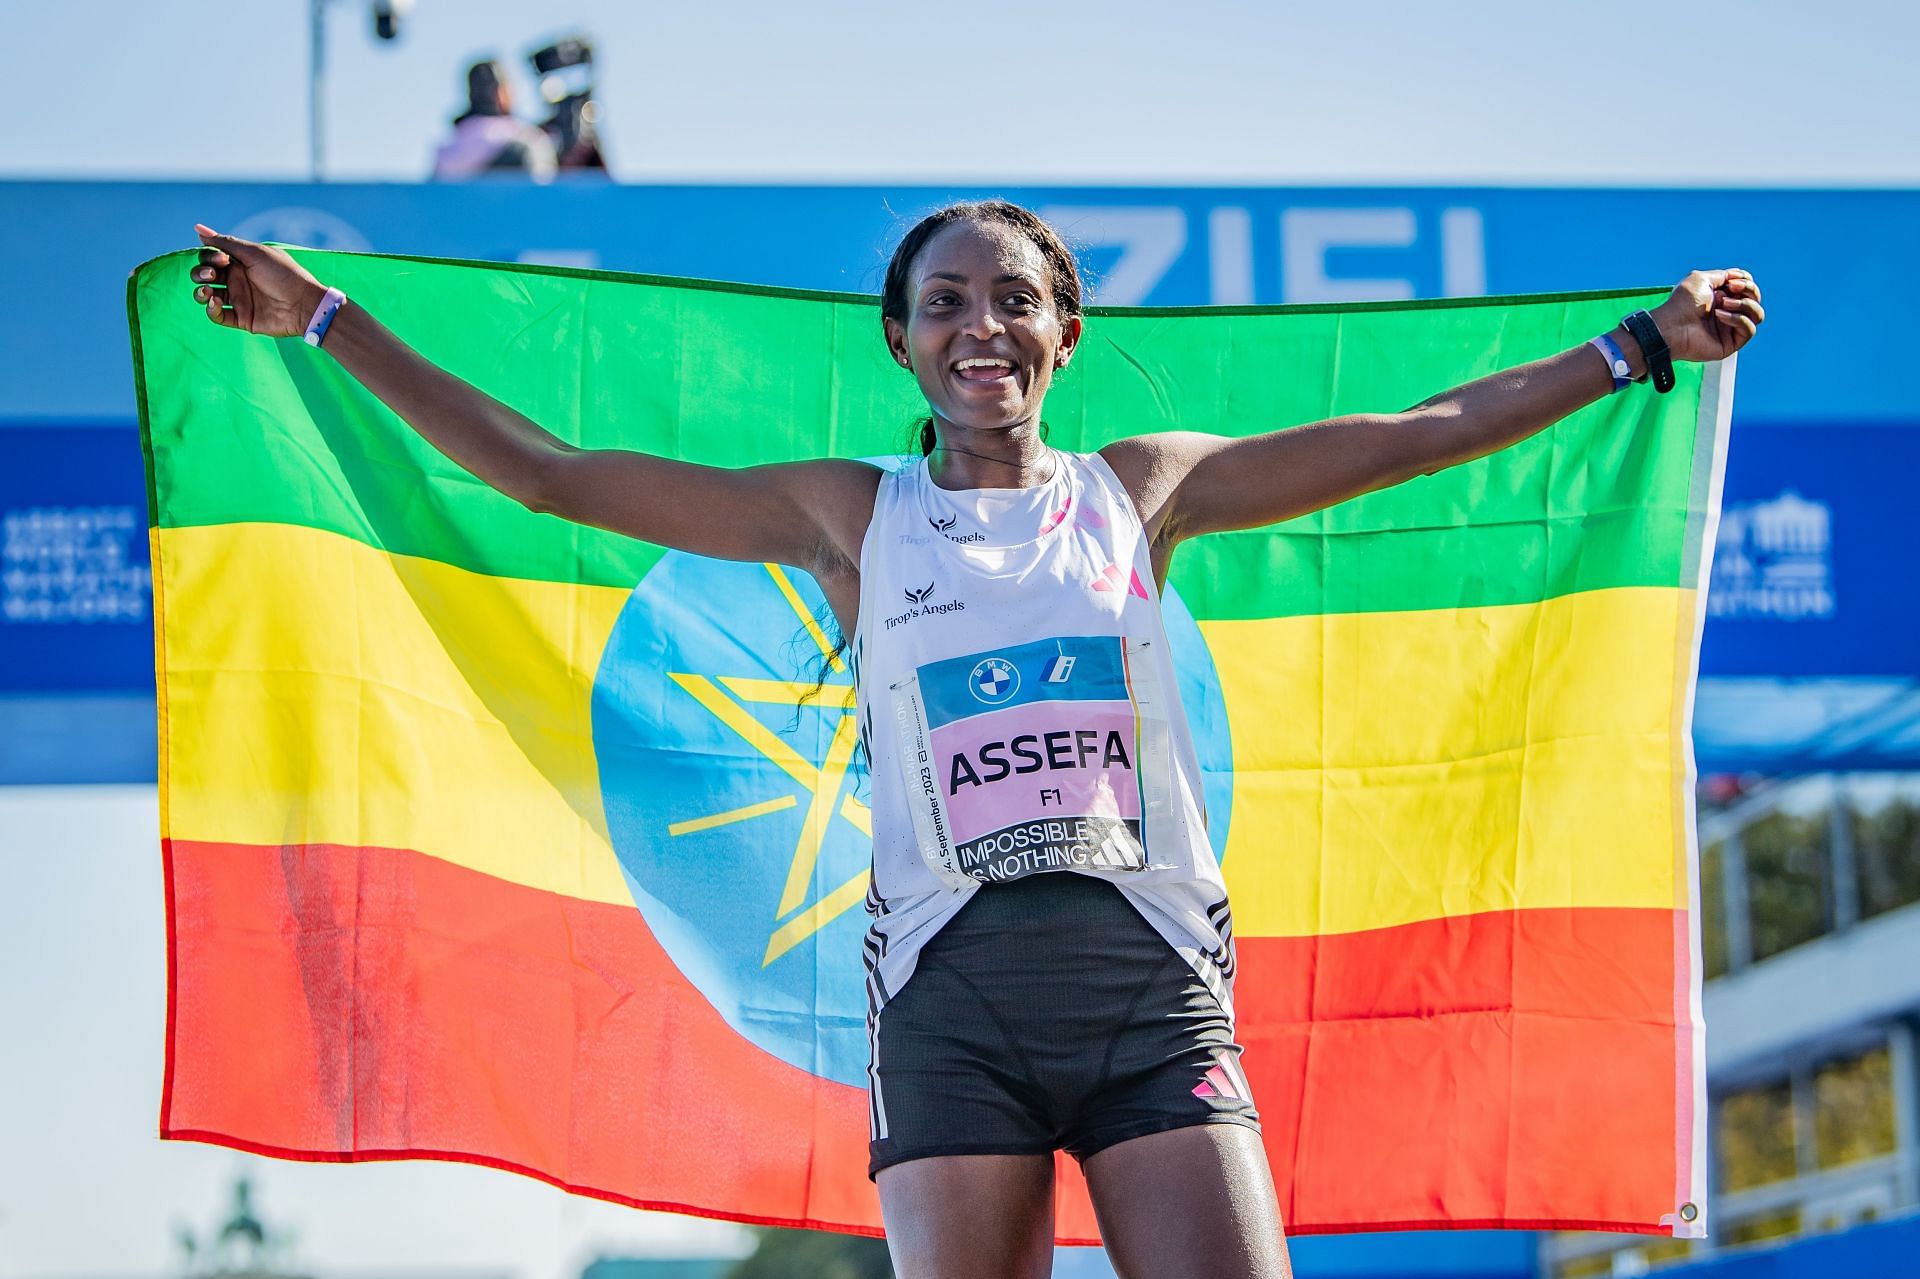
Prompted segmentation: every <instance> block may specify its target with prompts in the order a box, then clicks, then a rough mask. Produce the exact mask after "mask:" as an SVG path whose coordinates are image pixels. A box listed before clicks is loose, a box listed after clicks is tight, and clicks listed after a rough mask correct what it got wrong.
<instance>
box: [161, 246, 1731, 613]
mask: <svg viewBox="0 0 1920 1279" xmlns="http://www.w3.org/2000/svg"><path fill="white" fill-rule="evenodd" d="M297 256H299V257H301V258H302V259H303V260H304V261H305V262H307V264H308V265H309V266H310V267H312V269H313V270H314V271H315V272H316V274H318V275H320V276H321V277H322V278H323V279H326V280H328V281H329V282H331V283H334V284H337V285H338V286H339V287H341V288H343V289H345V290H346V292H347V293H348V294H349V296H352V297H354V298H356V299H357V300H359V301H362V302H364V303H365V304H366V305H367V306H368V307H369V308H370V309H371V310H373V311H374V312H375V313H377V314H378V315H379V316H380V317H381V319H382V320H383V321H385V322H386V323H387V324H388V325H389V326H390V327H392V328H393V329H394V330H395V332H397V333H399V334H400V335H401V336H402V337H404V338H406V339H407V340H408V341H410V342H412V343H413V344H414V345H415V346H416V347H418V348H419V349H420V350H421V352H422V353H423V354H424V355H426V356H427V358H429V359H431V360H434V361H435V362H437V363H439V364H442V365H443V366H445V367H447V368H448V369H450V370H451V371H452V372H454V373H456V374H458V375H459V376H461V377H464V378H467V379H468V380H469V381H472V382H474V383H475V384H477V385H479V386H481V387H482V388H484V389H486V390H487V391H489V392H490V393H492V394H493V395H495V396H497V397H499V398H500V399H501V400H503V401H505V402H506V403H508V404H511V405H513V406H514V407H515V408H517V409H519V410H521V411H522V412H524V413H526V414H527V415H528V416H529V417H531V418H533V419H534V420H535V421H537V422H539V423H540V424H541V425H543V426H545V427H546V428H547V429H549V430H551V431H552V432H553V433H554V434H556V435H557V436H559V437H561V438H562V439H565V440H567V441H569V442H571V443H574V444H578V445H580V446H582V447H588V448H599V447H626V448H636V449H643V450H647V451H651V452H659V453H664V454H668V455H671V456H675V457H681V458H686V459H689V460H693V461H701V462H708V463H713V464H717V465H748V464H752V463H756V462H767V461H779V460H789V459H794V458H801V457H812V456H819V455H822V454H834V455H840V456H878V455H888V454H896V453H898V452H899V451H900V450H901V449H902V448H904V447H907V442H908V440H909V439H910V437H911V436H912V435H913V434H914V432H915V427H916V423H917V422H918V421H919V419H920V418H921V417H922V416H923V415H924V413H925V405H924V401H922V400H921V398H920V396H919V394H918V392H917V390H916V389H915V387H914V385H913V382H912V380H911V379H910V378H909V377H908V376H906V375H905V374H903V373H902V372H901V371H900V370H899V369H898V368H897V367H896V366H895V365H894V364H893V363H892V361H891V360H890V359H889V358H888V356H887V354H886V351H885V349H884V346H883V344H882V342H881V339H880V325H879V317H878V306H877V302H876V300H875V299H873V298H871V297H866V296H862V295H854V294H825V293H808V292H804V291H799V290H789V289H770V288H760V287H754V286H734V285H719V284H714V283H712V282H707V281H696V282H687V281H674V280H662V279H658V278H651V277H641V276H625V275H618V274H614V273H609V272H583V271H570V270H563V269H557V268H548V267H530V266H522V265H496V264H483V263H463V262H447V261H437V260H432V259H421V258H394V257H380V256H374V255H366V254H334V253H318V252H311V251H299V252H298V254H297ZM194 261H195V257H194V255H193V254H192V253H177V254H169V255H167V256H165V257H162V258H157V259H155V260H154V261H152V262H149V263H147V264H145V265H144V266H142V267H141V268H140V269H139V270H138V271H137V272H136V273H135V275H134V278H133V280H132V281H130V283H129V309H130V312H131V318H132V321H133V333H134V354H135V363H136V370H137V375H138V378H139V383H140V403H141V418H142V426H143V429H144V432H145V434H146V436H147V445H148V456H149V468H150V470H149V486H150V493H151V496H152V499H153V504H152V516H153V519H154V521H155V523H157V524H160V525H163V526H168V527H181V526H192V525H202V524H221V523H232V522H242V521H262V522H270V523H286V524H300V525H308V526H311V527H316V528H321V529H326V530H329V531H332V532H336V533H340V534H343V535H345V536H348V537H352V538H355V539H357V540H360V541H363V542H367V543H369V544H371V545H374V546H378V547H382V548H384V549H386V550H390V551H395V552H399V553H403V554H408V555H415V556H421V557H425V558H429V559H435V560H440V561H443V562H446V563H450V564H455V565H458V566H460V567H462V568H467V569H470V570H474V571H478V572H483V573H490V574H496V575H504V576H512V577H522V578H531V579H536V580H547V581H578V582H586V583H591V584H595V585H610V586H625V585H630V584H632V583H633V582H635V581H637V580H638V579H639V578H640V577H641V576H642V575H644V573H645V572H646V571H647V569H648V568H650V567H651V566H652V564H653V562H654V561H655V560H656V559H657V558H658V555H659V552H658V550H657V549H656V548H653V547H649V546H646V545H644V544H641V543H637V542H634V541H631V540H629V539H626V538H622V537H619V536H617V535H614V534H609V533H605V532H603V531H600V530H596V529H587V528H582V527H580V526H577V525H572V524H569V523H567V522H565V521H563V520H560V519H557V518H554V517H552V516H542V515H535V514H533V513H530V512H528V511H526V510H524V509H522V508H521V507H520V506H519V505H518V504H516V503H515V502H513V501H512V500H511V499H508V498H506V497H504V496H502V495H500V494H498V493H496V492H494V491H492V490H490V489H488V488H487V487H486V486H485V485H483V484H481V483H480V482H479V481H477V480H475V479H473V478H472V477H470V476H468V475H466V474H465V473H464V472H463V471H461V470H460V469H459V468H458V467H456V466H454V465H453V464H452V463H450V462H448V461H447V460H446V459H444V458H442V457H441V456H440V455H439V454H438V453H436V452H435V451H434V450H433V449H432V448H431V447H430V446H428V445H427V444H426V443H424V442H423V441H422V440H420V439H419V438H418V437H417V436H416V435H414V433H413V432H412V431H411V430H410V429H408V428H407V427H406V426H405V425H404V424H403V423H401V422H399V421H398V420H397V419H396V418H394V417H393V415H392V414H390V413H389V412H388V411H387V410H386V409H385V408H384V407H383V406H382V405H380V404H379V403H378V402H377V401H376V400H374V399H373V398H372V396H370V395H369V394H368V393H367V392H366V391H365V390H363V389H362V388H360V387H359V386H358V384H356V383H355V382H353V380H352V379H351V378H349V377H347V376H346V374H345V373H344V372H343V371H342V370H341V369H340V368H339V367H338V366H337V365H335V364H334V363H333V361H332V360H331V359H330V358H329V357H327V356H326V355H325V354H324V353H321V352H316V351H313V350H311V349H309V348H308V347H307V346H305V345H304V344H303V343H301V342H300V341H299V340H297V339H282V340H278V341H268V340H265V339H260V338H255V337H250V336H247V335H244V334H237V333H233V332H231V331H228V330H221V329H215V328H213V327H212V326H211V325H209V324H208V322H207V320H206V318H205V315H204V314H203V312H202V311H201V309H200V308H199V307H198V306H196V305H195V304H194V303H193V301H192V298H191V288H192V286H191V283H190V282H189V280H188V278H187V272H188V269H189V267H190V266H191V265H192V264H193V262H194ZM1660 296H1661V295H1660V294H1658V293H1654V292H1647V291H1639V292H1625V293H1604V294H1570V295H1562V296H1557V297H1551V298H1526V299H1488V298H1475V299H1468V300H1460V301H1426V302H1408V303H1380V304H1370V305H1363V306H1357V307H1356V306H1341V307H1337V308H1336V307H1323V306H1311V307H1242V308H1230V309H1229V308H1222V309H1213V308H1208V309H1195V308H1111V309H1107V310H1101V309H1095V310H1094V311H1092V312H1090V314H1089V323H1088V330H1087V336H1086V339H1085V340H1084V341H1083V342H1082V344H1081V348H1080V351H1079V354H1078V355H1077V356H1076V358H1075V360H1074V363H1073V366H1072V367H1071V368H1069V369H1068V370H1067V371H1066V372H1065V373H1064V374H1063V375H1062V377H1061V379H1060V380H1059V382H1058V383H1057V384H1056V387H1055V390H1054V392H1053V394H1052V395H1051V396H1050V397H1049V399H1048V402H1047V409H1048V412H1047V423H1048V431H1049V439H1050V440H1051V441H1052V442H1053V443H1054V444H1056V445H1059V446H1062V447H1067V448H1076V449H1090V448H1095V447H1098V446H1099V445H1100V444H1102V443H1104V442H1106V441H1108V440H1111V439H1113V438H1116V437H1118V436H1122V435H1132V434H1139V433H1143V432H1150V431H1160V430H1168V429H1193V430H1205V431H1213V432H1217V433H1220V434H1227V435H1245V434H1251V433H1256V432H1259V431H1263V430H1271V429H1274V428H1277V427H1280V426H1285V425H1290V424H1294V423H1299V422H1306V421H1313V420H1316V419H1319V418H1324V417H1328V416H1333V415H1336V414H1341V413H1349V412H1359V411H1380V410H1394V409H1400V408H1404V407H1406V406H1408V405H1410V404H1413V403H1416V402H1418V401H1420V400H1422V399H1425V398H1426V397H1428V396H1430V395H1432V394H1433V393H1435V392H1436V391H1439V390H1441V389H1444V388H1445V387H1447V386H1451V385H1454V384H1457V383H1459V382H1462V381H1466V380H1468V379H1470V378H1474V377H1478V376H1481V375H1483V374H1486V373H1490V372H1493V371H1495V370H1496V369H1500V368H1503V367H1507V366H1509V365H1512V364H1517V363H1520V362H1522V361H1525V360H1528V359H1533V358H1537V357H1539V356H1542V355H1547V354H1551V353H1553V352H1555V351H1559V350H1562V349H1564V348H1565V347H1567V346H1570V345H1573V344H1574V343H1577V342H1579V341H1582V340H1584V339H1585V338H1587V337H1589V336H1591V335H1592V334H1593V333H1595V332H1598V331H1600V330H1602V329H1604V328H1607V327H1610V326H1611V325H1612V324H1613V323H1614V322H1615V321H1616V320H1617V319H1618V318H1619V316H1620V315H1621V313H1622V312H1624V311H1626V310H1629V309H1632V308H1633V307H1635V306H1644V305H1650V304H1652V303H1654V302H1656V301H1658V299H1659V297H1660ZM1362 370H1364V372H1362ZM1680 372H1681V386H1680V388H1679V390H1678V391H1677V392H1676V393H1674V394H1672V395H1668V396H1654V395H1652V394H1650V393H1649V392H1647V391H1645V390H1644V389H1636V390H1635V391H1634V392H1632V393H1630V394H1626V395H1620V396H1615V397H1613V398H1611V399H1609V400H1606V401H1603V402H1602V403H1600V404H1597V405H1595V406H1593V407H1591V408H1589V409H1587V410H1584V411H1583V412H1581V413H1579V414H1576V415H1575V416H1574V417H1572V418H1570V419H1568V420H1567V421H1566V422H1564V423H1562V424H1561V425H1560V426H1558V427H1556V428H1554V429H1553V430H1552V431H1549V432H1547V433H1544V434H1542V435H1541V436H1537V437H1535V438H1534V439H1532V440H1529V441H1526V442H1524V443H1523V444H1520V445H1518V446H1516V447H1514V448H1511V449H1508V450H1505V451H1503V452H1501V453H1499V454H1496V455H1494V456H1493V457H1490V458H1484V459H1481V460H1480V461H1478V462H1474V463H1470V464H1468V465H1465V466H1461V467H1455V468H1452V469H1450V470H1448V471H1445V472H1442V473H1440V474H1439V475H1435V476H1428V477H1423V478H1421V479H1418V480H1414V481H1412V482H1410V483H1407V484H1403V485H1400V486H1397V487H1395V488H1393V489H1390V490H1387V491H1384V492H1381V493H1375V494H1369V495H1368V496H1366V497H1363V498H1359V499H1356V500H1354V501H1351V502H1347V503H1343V504H1341V505H1340V506H1337V507H1334V508H1331V509H1329V510H1327V511H1323V512H1320V513H1318V514H1316V515H1312V516H1308V517H1305V518H1303V519H1300V520H1294V521H1290V522H1289V523H1287V524H1284V525H1278V526H1275V527H1274V528H1273V529H1268V530H1259V531H1255V532H1249V533H1241V534H1232V535H1227V536H1222V537H1215V538H1203V539H1200V540H1198V541H1196V542H1194V543H1192V544H1190V545H1188V546H1186V547H1184V548H1183V549H1182V550H1181V551H1180V553H1179V555H1178V556H1177V557H1176V562H1175V569H1174V576H1175V581H1176V583H1177V584H1178V585H1179V587H1180V590H1181V592H1182V594H1183V595H1185V596H1186V597H1187V599H1188V602H1189V605H1190V606H1191V607H1192V608H1193V609H1194V611H1195V613H1196V615H1197V616H1200V617H1203V618H1211V617H1229V618H1230V617H1260V616H1278V615H1286V614H1301V613H1320V612H1366V611H1384V610H1397V609H1413V608H1432V607H1451V606H1457V605H1478V604H1506V603H1521V602H1527V601H1530V600H1534V599H1543V598H1549V597H1551V596H1554V595H1559V594H1563V593H1566V592H1568V591H1571V590H1585V589H1596V588H1600V587H1607V586H1621V585H1632V586H1643V585H1665V586H1673V585H1682V584H1688V583H1683V581H1682V573H1681V570H1682V567H1683V559H1684V553H1685V546H1684V543H1685V539H1686V533H1687V529H1686V511H1687V509H1688V499H1689V497H1690V487H1689V486H1690V482H1691V471H1692V452H1693V434H1694V426H1695V423H1694V407H1693V406H1694V403H1695V400H1696V398H1697V388H1698V383H1699V372H1698V368H1697V366H1682V368H1681V370H1680ZM1643 415H1650V416H1652V417H1654V418H1655V419H1657V420H1656V421H1653V422H1640V423H1638V424H1637V425H1638V427H1639V429H1633V428H1634V427H1635V425H1636V424H1635V422H1634V421H1633V419H1635V418H1637V417H1640V416H1643ZM423 476H424V477H425V479H424V482H423ZM1389 531H1395V532H1399V533H1402V534H1408V533H1410V534H1411V536H1401V537H1398V538H1396V540H1395V543H1394V544H1395V546H1396V548H1398V553H1397V554H1396V556H1395V557H1394V559H1393V561H1392V564H1391V565H1390V566H1388V568H1387V571H1383V566H1382V565H1381V564H1380V562H1379V558H1378V555H1377V553H1376V554H1374V555H1372V556H1369V557H1368V563H1369V566H1370V567H1369V571H1368V572H1367V573H1366V574H1364V575H1360V574H1355V573H1350V572H1347V571H1345V570H1344V567H1343V566H1344V565H1345V564H1346V563H1347V562H1348V557H1349V556H1350V555H1357V554H1358V553H1359V551H1360V550H1361V549H1362V548H1364V547H1365V546H1366V545H1367V544H1368V543H1369V542H1371V541H1373V539H1374V535H1377V534H1379V533H1382V532H1389Z"/></svg>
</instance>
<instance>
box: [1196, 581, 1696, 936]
mask: <svg viewBox="0 0 1920 1279" xmlns="http://www.w3.org/2000/svg"><path fill="white" fill-rule="evenodd" d="M1692 618H1693V593H1692V592H1691V591H1686V590H1678V589H1669V588H1660V587H1628V588H1616V589H1610V590H1603V591H1591V592H1586V593H1582V594H1578V595H1567V596H1560V597H1558V598H1555V599H1551V600H1547V601H1544V602H1541V603H1536V604H1514V605H1502V606H1493V607H1485V608H1463V609H1448V610H1437V609H1436V610H1425V611H1421V612H1412V613H1362V614H1346V615H1329V616H1323V617H1290V618H1274V619H1267V620H1261V621H1229V622H1203V623H1201V631H1202V633H1203V634H1204V635H1205V637H1206V640H1207V645H1208V648H1209V649H1210V650H1211V651H1212V654H1213V659H1214V664H1215V666H1216V667H1217V668H1218V670H1219V672H1220V680H1221V685H1222V690H1223V692H1224V694H1225V701H1226V705H1227V718H1228V723H1229V726H1230V730H1231V733H1232V736H1233V755H1234V764H1235V770H1236V771H1235V778H1234V795H1233V814H1232V822H1231V825H1230V827H1229V829H1228V846H1227V849H1226V857H1225V870H1226V876H1227V884H1228V888H1229V891H1230V894H1231V898H1232V902H1233V908H1234V929H1235V931H1236V932H1237V933H1238V934H1239V935H1241V936H1311V935H1315V934H1325V933H1344V932H1354V931H1359V930H1361V929H1369V928H1384V927H1390V926H1392V925H1396V924H1404V923H1412V922H1415V921H1418V920H1423V919H1434V918H1439V917H1444V916H1453V915H1465V914H1472V913H1476V912H1480V911H1490V910H1513V909H1528V908H1535V907H1559V906H1652V907H1659V908H1662V909H1672V908H1674V907H1675V906H1680V905H1684V904H1685V900H1684V899H1685V895H1686V891H1687V887H1686V884H1685V883H1684V881H1676V877H1675V874H1674V864H1675V861H1674V853H1673V838H1674V830H1675V818H1674V814H1675V812H1676V808H1677V806H1679V805H1680V804H1681V803H1682V802H1683V797H1682V796H1681V794H1680V793H1679V784H1680V783H1679V782H1678V779H1677V778H1676V776H1675V772H1674V768H1673V759H1672V750H1673V746H1672V741H1671V735H1672V732H1673V723H1674V705H1675V700H1676V699H1677V698H1679V697H1681V696H1682V695H1683V693H1684V678H1685V671H1684V669H1680V668H1676V665H1675V662H1676V656H1675V655H1676V654H1677V653H1680V652H1682V651H1683V649H1684V646H1683V645H1681V644H1680V643H1679V642H1678V641H1677V635H1678V633H1679V630H1680V628H1682V627H1689V626H1691V625H1692Z"/></svg>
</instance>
